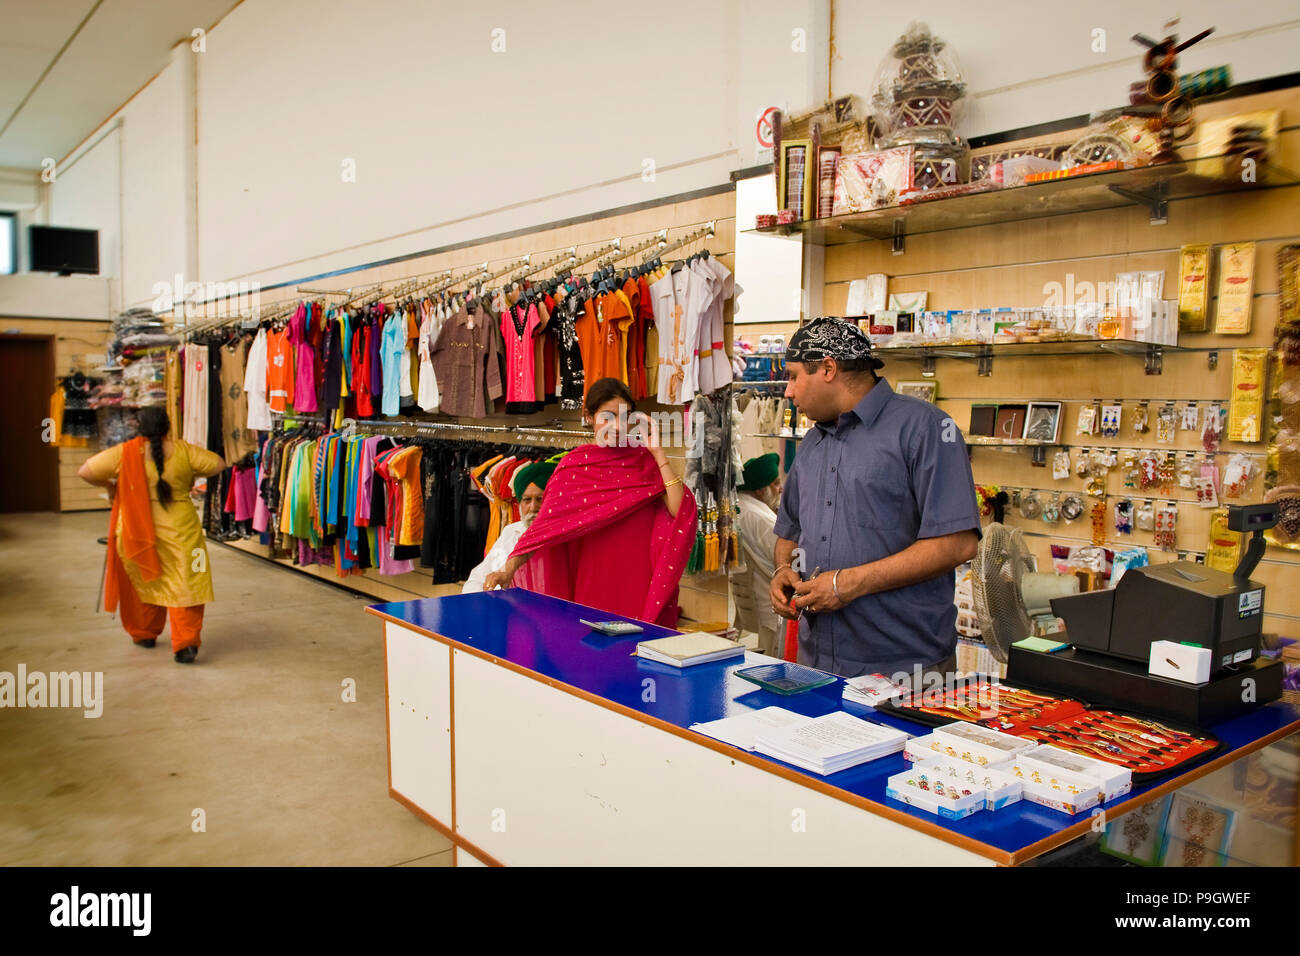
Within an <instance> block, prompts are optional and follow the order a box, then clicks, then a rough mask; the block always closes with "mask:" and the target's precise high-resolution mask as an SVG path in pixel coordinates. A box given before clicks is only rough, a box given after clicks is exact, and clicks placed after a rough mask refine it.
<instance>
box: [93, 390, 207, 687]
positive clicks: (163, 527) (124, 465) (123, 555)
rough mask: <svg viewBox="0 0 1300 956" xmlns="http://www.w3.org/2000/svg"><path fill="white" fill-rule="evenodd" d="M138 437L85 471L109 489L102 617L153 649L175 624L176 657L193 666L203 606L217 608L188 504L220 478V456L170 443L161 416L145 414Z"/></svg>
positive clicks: (160, 413) (145, 410)
mask: <svg viewBox="0 0 1300 956" xmlns="http://www.w3.org/2000/svg"><path fill="white" fill-rule="evenodd" d="M137 419H138V421H139V427H140V435H139V437H137V438H132V439H131V440H130V441H126V442H123V443H122V444H120V445H114V446H113V447H112V448H109V449H107V450H106V451H102V452H100V453H99V454H98V455H95V456H94V457H93V458H91V459H89V460H88V461H86V463H85V464H83V465H82V466H81V470H80V472H79V474H80V476H81V477H82V478H83V479H85V480H86V481H88V482H90V483H91V484H95V485H106V486H112V485H113V484H114V482H116V485H117V488H116V493H115V494H114V495H113V511H112V513H111V514H110V516H109V521H108V555H107V558H106V560H107V567H106V568H105V573H104V610H106V611H108V612H110V613H111V612H113V611H114V610H120V611H121V615H122V626H123V628H125V629H126V632H127V633H128V634H130V635H131V637H132V639H133V640H134V641H135V642H136V643H137V644H139V645H142V646H144V647H153V646H154V645H155V643H156V641H157V638H158V635H159V634H161V633H162V629H163V625H164V624H165V623H166V621H167V619H168V618H169V617H170V619H171V629H172V630H171V638H172V652H173V653H174V654H175V658H176V661H177V662H178V663H181V664H188V663H190V662H191V661H193V660H194V658H195V656H197V654H198V651H199V643H200V640H199V632H200V630H201V629H202V627H203V606H204V605H205V604H207V603H208V602H209V601H211V600H212V572H211V571H210V570H209V569H208V552H207V545H206V543H205V541H204V537H203V527H202V525H201V524H200V522H199V516H198V512H197V511H196V510H195V508H194V504H193V503H192V502H191V501H190V497H189V495H190V487H191V486H192V485H193V484H194V480H195V479H196V478H205V477H209V476H211V475H217V474H220V473H221V472H222V471H223V470H225V467H226V463H225V462H224V461H223V460H222V459H221V456H220V455H215V454H213V453H212V452H210V451H207V450H206V449H203V448H199V447H197V446H195V445H191V444H189V443H188V442H184V441H174V440H172V439H170V438H167V437H166V436H167V433H168V432H169V431H170V429H171V422H170V420H169V419H168V417H167V413H166V412H164V411H163V410H162V409H161V408H156V407H148V408H142V409H140V412H139V415H138V416H137Z"/></svg>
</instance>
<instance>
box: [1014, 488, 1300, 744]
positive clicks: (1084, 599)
mask: <svg viewBox="0 0 1300 956" xmlns="http://www.w3.org/2000/svg"><path fill="white" fill-rule="evenodd" d="M1277 519H1278V511H1277V506H1276V505H1273V504H1262V505H1245V506H1233V507H1230V508H1229V509H1228V527H1229V529H1230V530H1232V531H1237V532H1240V533H1243V534H1249V535H1250V536H1251V537H1250V539H1249V542H1248V545H1247V548H1246V552H1245V554H1244V555H1243V556H1242V558H1241V560H1240V562H1239V563H1238V565H1237V567H1236V569H1235V571H1233V573H1232V574H1227V573H1225V572H1223V571H1219V570H1216V569H1214V568H1209V567H1206V566H1205V565H1201V564H1196V563H1194V562H1191V561H1173V562H1169V563H1166V564H1159V565H1151V566H1149V567H1145V568H1132V569H1130V570H1128V571H1126V572H1125V573H1124V576H1123V577H1122V578H1120V580H1119V583H1118V584H1116V585H1115V587H1113V588H1108V589H1105V590H1100V591H1088V592H1085V593H1083V594H1077V595H1070V596H1067V597H1060V598H1055V599H1053V600H1052V602H1051V605H1052V612H1053V613H1054V614H1056V615H1057V616H1058V617H1059V618H1061V619H1062V621H1063V622H1064V624H1065V633H1064V634H1063V635H1057V636H1058V637H1059V638H1060V639H1061V640H1062V641H1065V642H1066V643H1068V644H1070V645H1072V647H1071V648H1070V649H1069V650H1067V651H1064V652H1061V653H1059V654H1042V653H1035V652H1032V651H1026V650H1022V649H1020V648H1014V647H1013V648H1012V653H1011V655H1010V660H1009V661H1008V669H1007V680H1008V681H1009V682H1010V683H1012V684H1014V683H1016V682H1017V680H1019V681H1022V682H1024V683H1026V684H1029V685H1034V684H1038V685H1039V686H1043V687H1047V688H1050V689H1053V690H1058V691H1065V692H1072V693H1074V694H1075V695H1076V696H1079V697H1082V698H1084V699H1086V700H1088V701H1089V703H1092V704H1095V705H1101V706H1110V707H1128V708H1137V709H1141V710H1146V711H1148V712H1150V713H1153V714H1160V715H1162V716H1165V717H1169V718H1173V719H1183V720H1185V721H1187V722H1188V723H1193V724H1197V725H1204V724H1206V723H1213V722H1216V721H1218V720H1224V719H1227V718H1229V717H1232V716H1237V715H1239V714H1241V713H1244V712H1245V711H1247V710H1249V709H1251V708H1253V707H1255V706H1257V705H1258V704H1261V703H1265V702H1267V701H1269V700H1276V699H1277V698H1278V697H1280V696H1281V695H1282V668H1281V665H1280V664H1279V663H1278V662H1276V661H1263V660H1261V659H1260V653H1259V652H1260V636H1261V633H1262V628H1263V619H1264V615H1263V611H1264V586H1263V585H1262V584H1260V583H1258V582H1256V581H1253V580H1252V579H1251V574H1253V573H1254V571H1255V568H1256V566H1257V565H1258V564H1259V560H1260V558H1261V557H1263V554H1264V549H1265V547H1266V543H1265V541H1264V532H1265V531H1266V530H1268V529H1269V528H1271V527H1273V526H1274V525H1275V524H1277ZM1156 641H1173V642H1175V643H1178V644H1187V645H1192V646H1194V647H1200V648H1209V650H1210V654H1211V658H1210V660H1211V674H1210V678H1209V680H1208V681H1206V682H1204V683H1201V684H1187V683H1183V682H1181V681H1176V680H1170V679H1167V678H1163V677H1157V676H1153V675H1151V674H1149V673H1148V667H1147V664H1148V660H1149V659H1150V656H1151V645H1152V644H1153V643H1155V642H1156Z"/></svg>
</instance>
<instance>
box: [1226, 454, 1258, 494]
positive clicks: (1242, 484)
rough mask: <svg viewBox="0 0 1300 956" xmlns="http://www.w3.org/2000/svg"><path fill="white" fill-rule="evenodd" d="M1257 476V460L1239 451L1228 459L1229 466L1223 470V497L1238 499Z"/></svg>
mask: <svg viewBox="0 0 1300 956" xmlns="http://www.w3.org/2000/svg"><path fill="white" fill-rule="evenodd" d="M1254 477H1255V460H1254V459H1253V458H1251V457H1250V456H1249V455H1245V454H1242V453H1241V452H1237V453H1236V454H1235V455H1233V456H1232V457H1231V458H1229V459H1228V466H1227V467H1226V468H1225V469H1224V470H1223V497H1225V498H1231V499H1237V498H1241V497H1243V496H1244V495H1245V494H1246V492H1247V491H1248V490H1249V489H1250V484H1251V481H1252V480H1253V479H1254Z"/></svg>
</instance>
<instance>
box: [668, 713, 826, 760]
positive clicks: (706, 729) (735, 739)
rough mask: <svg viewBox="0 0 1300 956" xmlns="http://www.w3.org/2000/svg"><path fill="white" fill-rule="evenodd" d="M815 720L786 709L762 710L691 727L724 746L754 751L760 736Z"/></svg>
mask: <svg viewBox="0 0 1300 956" xmlns="http://www.w3.org/2000/svg"><path fill="white" fill-rule="evenodd" d="M812 719H813V718H812V717H805V716H804V715H803V714H796V713H795V712H794V711H792V710H786V709H785V708H784V707H762V708H760V709H758V710H752V711H749V712H747V713H743V714H736V715H735V716H733V717H723V718H721V719H720V720H709V721H705V722H704V723H701V724H691V727H690V729H691V730H694V731H695V732H696V733H700V734H704V735H705V736H706V737H712V738H713V739H714V740H721V741H722V742H723V743H724V744H731V745H732V746H733V747H740V748H741V749H742V750H748V751H751V752H752V751H753V749H754V745H755V743H756V741H757V739H758V735H759V734H761V733H763V732H764V731H767V730H774V729H777V728H780V727H790V726H793V725H795V724H806V723H808V722H809V721H810V720H812Z"/></svg>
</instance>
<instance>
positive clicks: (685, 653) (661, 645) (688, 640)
mask: <svg viewBox="0 0 1300 956" xmlns="http://www.w3.org/2000/svg"><path fill="white" fill-rule="evenodd" d="M636 656H637V657H644V658H645V659H646V660H648V661H655V662H656V663H659V664H667V665H668V666H669V667H691V666H693V665H695V664H707V663H709V662H710V661H723V660H727V659H728V658H731V657H744V656H745V645H744V644H741V643H740V642H738V641H729V640H727V639H726V638H725V637H718V635H716V634H710V633H709V632H708V631H691V632H689V633H687V634H674V635H672V636H671V637H660V638H656V639H654V640H652V641H641V642H640V643H639V644H637V646H636Z"/></svg>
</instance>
